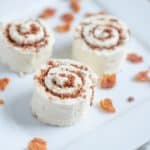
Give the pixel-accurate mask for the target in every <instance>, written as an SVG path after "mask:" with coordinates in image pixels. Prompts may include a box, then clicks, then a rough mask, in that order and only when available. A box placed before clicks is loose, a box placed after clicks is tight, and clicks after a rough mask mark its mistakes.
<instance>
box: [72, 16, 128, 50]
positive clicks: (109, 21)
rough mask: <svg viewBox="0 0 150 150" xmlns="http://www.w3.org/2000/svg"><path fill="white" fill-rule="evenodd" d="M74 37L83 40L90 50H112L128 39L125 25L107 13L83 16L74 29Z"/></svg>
mask: <svg viewBox="0 0 150 150" xmlns="http://www.w3.org/2000/svg"><path fill="white" fill-rule="evenodd" d="M75 38H77V39H78V38H80V39H82V40H84V42H85V43H86V45H87V46H88V47H89V48H90V49H91V50H98V51H101V50H112V49H115V48H116V47H119V46H121V45H123V44H125V42H126V41H127V40H128V39H129V30H128V28H127V26H126V25H125V24H124V23H123V22H122V21H120V20H118V19H117V18H116V17H114V16H111V15H108V14H95V15H92V16H90V17H87V18H85V19H84V20H83V21H82V22H81V23H80V25H79V26H78V27H77V29H76V31H75Z"/></svg>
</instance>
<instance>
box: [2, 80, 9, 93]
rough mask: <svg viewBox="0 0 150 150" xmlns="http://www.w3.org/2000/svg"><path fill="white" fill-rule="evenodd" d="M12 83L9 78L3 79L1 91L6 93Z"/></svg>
mask: <svg viewBox="0 0 150 150" xmlns="http://www.w3.org/2000/svg"><path fill="white" fill-rule="evenodd" d="M9 82H10V79H9V78H1V79H0V90H1V91H4V90H5V89H6V87H7V86H8V84H9Z"/></svg>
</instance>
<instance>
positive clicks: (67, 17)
mask: <svg viewBox="0 0 150 150" xmlns="http://www.w3.org/2000/svg"><path fill="white" fill-rule="evenodd" d="M61 19H62V20H63V21H64V22H72V21H73V20H74V15H73V14H72V13H65V14H63V15H62V16H61Z"/></svg>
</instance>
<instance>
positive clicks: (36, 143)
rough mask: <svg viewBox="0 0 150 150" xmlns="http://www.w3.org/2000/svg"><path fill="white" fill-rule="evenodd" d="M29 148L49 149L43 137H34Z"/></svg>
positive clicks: (36, 149)
mask: <svg viewBox="0 0 150 150" xmlns="http://www.w3.org/2000/svg"><path fill="white" fill-rule="evenodd" d="M28 150H47V143H46V141H44V140H43V139H41V138H34V139H32V141H31V142H30V143H29V145H28Z"/></svg>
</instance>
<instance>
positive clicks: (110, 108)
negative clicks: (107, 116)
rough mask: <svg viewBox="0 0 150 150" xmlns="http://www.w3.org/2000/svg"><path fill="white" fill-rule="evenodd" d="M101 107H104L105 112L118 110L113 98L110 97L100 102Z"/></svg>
mask: <svg viewBox="0 0 150 150" xmlns="http://www.w3.org/2000/svg"><path fill="white" fill-rule="evenodd" d="M99 107H100V108H101V109H103V110H104V111H105V112H110V113H114V112H116V109H115V107H114V106H113V104H112V100H111V99H110V98H105V99H103V100H101V101H100V102H99Z"/></svg>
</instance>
